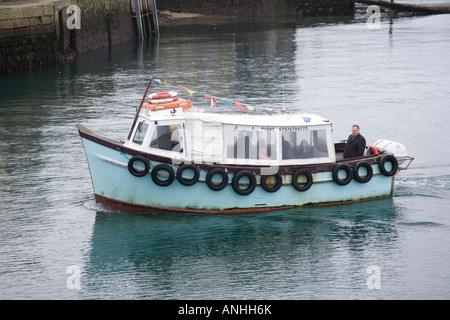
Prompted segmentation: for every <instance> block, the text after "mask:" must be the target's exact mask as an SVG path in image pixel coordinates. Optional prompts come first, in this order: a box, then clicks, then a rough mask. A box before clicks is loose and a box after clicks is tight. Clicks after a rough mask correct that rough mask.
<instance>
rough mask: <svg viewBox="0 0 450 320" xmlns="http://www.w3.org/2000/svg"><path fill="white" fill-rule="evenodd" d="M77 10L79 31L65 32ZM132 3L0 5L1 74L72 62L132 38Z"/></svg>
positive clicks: (59, 0)
mask: <svg viewBox="0 0 450 320" xmlns="http://www.w3.org/2000/svg"><path fill="white" fill-rule="evenodd" d="M71 5H76V6H77V7H78V8H79V13H80V15H79V19H78V21H79V22H80V28H79V29H77V28H76V26H75V24H74V25H73V26H72V25H71V27H70V28H69V27H68V24H67V21H68V19H71V21H75V20H74V19H75V18H76V17H75V15H76V13H77V12H76V11H74V10H69V11H68V8H69V6H71ZM135 37H136V35H135V27H134V22H133V18H132V15H131V9H130V0H28V1H25V0H17V1H12V0H10V1H1V2H0V74H1V73H6V72H12V71H17V70H25V69H31V68H36V67H41V66H44V65H49V64H54V63H58V62H63V61H66V60H69V59H74V58H75V57H76V56H77V54H78V53H80V52H86V51H88V50H92V49H98V48H101V47H107V46H111V45H114V44H117V43H120V42H123V41H128V40H131V39H134V38H135Z"/></svg>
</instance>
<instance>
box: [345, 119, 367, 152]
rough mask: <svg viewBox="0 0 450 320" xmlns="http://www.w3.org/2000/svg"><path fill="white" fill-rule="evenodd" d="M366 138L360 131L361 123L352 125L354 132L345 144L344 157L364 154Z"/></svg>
mask: <svg viewBox="0 0 450 320" xmlns="http://www.w3.org/2000/svg"><path fill="white" fill-rule="evenodd" d="M365 148H366V139H365V138H364V137H363V136H362V135H361V134H360V133H359V125H357V124H354V125H353V126H352V134H351V135H349V137H348V139H347V143H346V144H345V150H344V159H346V158H354V157H360V156H362V155H363V154H364V150H365Z"/></svg>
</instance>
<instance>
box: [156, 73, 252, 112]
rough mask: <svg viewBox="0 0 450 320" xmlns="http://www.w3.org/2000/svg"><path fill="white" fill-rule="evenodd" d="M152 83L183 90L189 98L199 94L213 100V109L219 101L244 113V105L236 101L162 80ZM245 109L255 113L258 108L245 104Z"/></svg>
mask: <svg viewBox="0 0 450 320" xmlns="http://www.w3.org/2000/svg"><path fill="white" fill-rule="evenodd" d="M152 82H153V83H154V84H156V85H157V86H161V85H162V84H164V85H165V86H166V87H169V86H171V87H174V88H178V89H181V90H184V91H186V92H187V93H189V96H192V95H193V94H199V95H202V96H203V97H204V98H205V99H210V100H211V107H216V106H217V101H219V102H223V103H225V104H226V105H227V107H231V106H232V105H233V104H234V105H235V107H236V109H238V110H240V111H241V112H244V107H243V104H241V103H240V102H234V101H230V100H227V99H224V98H218V97H215V96H212V95H210V94H207V93H205V92H199V91H194V90H190V89H187V88H185V87H181V86H177V85H172V84H170V83H168V82H167V81H162V80H161V79H153V80H152ZM244 105H245V108H246V109H247V110H249V111H255V110H256V106H254V105H249V104H244Z"/></svg>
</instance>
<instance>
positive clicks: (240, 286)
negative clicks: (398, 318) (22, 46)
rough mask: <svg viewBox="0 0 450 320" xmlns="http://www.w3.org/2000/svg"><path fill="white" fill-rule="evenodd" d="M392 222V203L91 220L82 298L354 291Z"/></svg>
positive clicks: (392, 237)
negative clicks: (119, 277)
mask: <svg viewBox="0 0 450 320" xmlns="http://www.w3.org/2000/svg"><path fill="white" fill-rule="evenodd" d="M395 216H396V214H395V206H394V205H393V202H392V199H385V200H377V201H373V202H371V205H369V206H367V205H366V204H363V203H356V204H350V205H342V206H337V207H334V208H333V209H331V208H327V207H322V208H319V207H318V208H302V209H292V210H286V211H283V212H273V213H268V214H262V215H261V214H258V215H245V216H241V215H238V216H235V215H219V216H211V215H202V214H168V215H128V214H121V213H118V212H114V213H112V212H106V213H105V212H97V215H96V220H95V225H94V230H93V235H92V243H91V246H92V249H91V250H90V252H89V254H88V257H87V259H88V260H89V262H87V270H86V273H87V274H86V276H85V277H86V278H87V279H86V280H85V281H88V283H89V284H88V285H87V288H86V291H85V292H84V294H85V295H86V298H89V297H95V296H97V295H99V294H101V295H102V296H103V295H104V294H105V295H106V296H105V298H106V297H108V298H114V296H115V295H118V296H127V297H129V298H132V297H133V296H139V297H145V298H161V299H173V298H174V299H183V298H192V299H202V298H208V297H212V298H218V299H227V298H244V297H245V298H275V299H278V298H279V299H283V298H285V299H298V298H308V297H310V294H312V293H313V291H315V290H317V288H316V286H317V285H318V284H319V286H322V285H323V286H324V287H327V286H328V285H329V283H331V282H332V283H334V285H339V283H341V285H342V286H345V284H346V283H347V282H348V281H356V282H360V284H359V285H362V284H364V281H365V280H364V279H365V274H364V272H365V271H366V268H367V267H368V266H369V265H368V264H367V263H368V261H370V259H371V257H372V255H374V252H377V251H379V250H383V251H385V252H386V254H387V255H389V251H392V249H393V248H395V246H396V244H395V241H396V239H397V237H398V234H397V230H396V227H395V225H394V224H393V220H395ZM325 271H326V272H325ZM117 274H121V275H122V276H123V277H125V278H127V279H128V280H129V281H130V283H128V284H125V286H124V284H123V282H117V279H116V275H117ZM349 274H352V276H351V277H352V278H354V279H348V275H349ZM143 275H145V276H143ZM99 283H101V284H102V285H101V286H100V287H99V286H98V284H99ZM268 288H272V290H273V292H274V293H273V296H271V294H270V290H268ZM268 294H269V296H268ZM329 294H330V297H333V295H335V293H333V292H330V293H329Z"/></svg>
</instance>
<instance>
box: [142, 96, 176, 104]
mask: <svg viewBox="0 0 450 320" xmlns="http://www.w3.org/2000/svg"><path fill="white" fill-rule="evenodd" d="M177 99H178V98H177V97H175V98H165V99H148V103H150V104H162V103H169V102H174V101H176V100H177Z"/></svg>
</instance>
